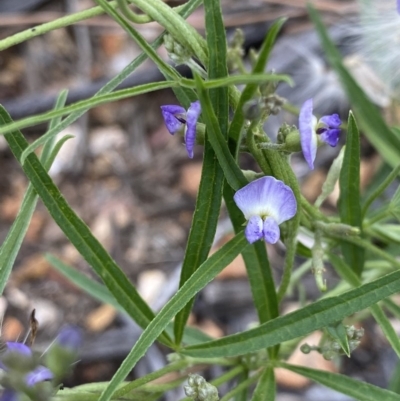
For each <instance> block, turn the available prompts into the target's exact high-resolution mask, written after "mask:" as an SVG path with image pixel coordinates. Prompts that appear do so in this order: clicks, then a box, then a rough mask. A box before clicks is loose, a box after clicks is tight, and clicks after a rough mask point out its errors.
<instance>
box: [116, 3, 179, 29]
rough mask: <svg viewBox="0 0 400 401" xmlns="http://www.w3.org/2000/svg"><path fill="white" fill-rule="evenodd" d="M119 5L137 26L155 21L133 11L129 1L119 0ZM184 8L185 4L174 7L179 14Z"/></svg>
mask: <svg viewBox="0 0 400 401" xmlns="http://www.w3.org/2000/svg"><path fill="white" fill-rule="evenodd" d="M117 3H118V7H119V8H120V9H121V11H122V13H123V14H124V15H125V17H126V18H128V19H129V20H130V21H132V22H133V23H135V24H147V23H148V22H152V21H154V20H153V19H152V18H151V17H149V16H148V15H147V14H137V13H135V12H134V11H132V10H131V9H130V8H129V6H128V3H127V0H117ZM184 6H185V5H184V4H181V5H180V6H177V7H174V11H175V12H179V11H181V10H182V8H183V7H184Z"/></svg>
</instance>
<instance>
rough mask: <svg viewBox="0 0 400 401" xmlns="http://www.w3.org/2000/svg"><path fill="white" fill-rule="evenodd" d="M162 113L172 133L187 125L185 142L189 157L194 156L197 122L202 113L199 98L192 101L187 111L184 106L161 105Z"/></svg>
mask: <svg viewBox="0 0 400 401" xmlns="http://www.w3.org/2000/svg"><path fill="white" fill-rule="evenodd" d="M161 113H162V115H163V118H164V122H165V125H166V126H167V129H168V131H169V133H170V134H172V135H173V134H175V132H177V131H179V130H180V129H181V128H182V127H183V126H184V125H185V128H186V129H185V144H186V150H187V152H188V155H189V157H190V158H191V159H192V158H193V148H194V144H195V142H196V123H197V120H198V118H199V116H200V113H201V105H200V102H199V101H198V100H197V101H196V102H193V103H190V107H189V108H188V110H187V111H186V110H185V109H184V108H183V107H182V106H177V105H173V104H170V105H165V106H161Z"/></svg>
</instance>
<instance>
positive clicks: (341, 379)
mask: <svg viewBox="0 0 400 401" xmlns="http://www.w3.org/2000/svg"><path fill="white" fill-rule="evenodd" d="M277 365H279V366H281V367H283V368H285V369H288V370H291V371H292V372H295V373H298V374H300V375H302V376H305V377H308V378H309V379H311V380H314V381H316V382H317V383H320V384H323V385H324V386H327V387H330V388H331V389H333V390H336V391H339V392H341V393H343V394H347V395H348V396H350V397H353V398H355V399H356V400H360V401H376V400H385V401H399V400H400V397H399V395H398V394H396V393H393V392H391V391H389V390H385V389H383V388H380V387H377V386H373V385H372V384H369V383H365V382H362V381H360V380H355V379H351V378H350V377H347V376H344V375H340V374H338V373H330V372H325V371H322V370H316V369H310V368H305V367H303V366H295V365H289V364H287V363H283V362H282V363H279V364H277Z"/></svg>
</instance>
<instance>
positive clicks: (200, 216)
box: [174, 142, 224, 344]
mask: <svg viewBox="0 0 400 401" xmlns="http://www.w3.org/2000/svg"><path fill="white" fill-rule="evenodd" d="M223 181H224V175H223V171H222V169H221V167H220V165H219V163H218V160H217V158H216V157H215V153H214V151H213V149H212V147H211V145H210V143H208V142H206V143H205V146H204V159H203V169H202V174H201V181H200V187H199V192H198V195H197V200H196V208H195V212H194V214H193V219H192V226H191V228H190V233H189V238H188V243H187V246H186V252H185V257H184V260H183V264H182V271H181V277H180V283H179V287H181V286H182V285H183V284H184V283H185V282H186V281H187V280H188V279H189V277H190V276H191V275H192V274H193V273H194V272H195V271H196V269H197V268H198V267H199V266H200V265H201V264H202V263H203V262H204V261H205V260H206V259H207V256H208V254H209V252H210V248H211V245H212V242H213V239H214V235H215V230H216V228H217V223H218V216H219V212H220V209H221V200H222V185H223ZM191 307H192V302H188V304H187V305H186V306H185V307H184V308H183V309H182V311H181V312H179V313H178V315H177V316H176V317H175V323H174V333H175V342H176V344H180V342H181V340H182V334H183V331H184V328H185V324H186V321H187V318H188V317H189V314H190V310H191Z"/></svg>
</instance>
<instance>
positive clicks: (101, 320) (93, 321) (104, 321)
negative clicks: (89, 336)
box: [86, 304, 117, 332]
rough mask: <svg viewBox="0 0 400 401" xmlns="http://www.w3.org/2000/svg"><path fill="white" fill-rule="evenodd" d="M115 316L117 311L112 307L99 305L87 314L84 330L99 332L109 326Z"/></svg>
mask: <svg viewBox="0 0 400 401" xmlns="http://www.w3.org/2000/svg"><path fill="white" fill-rule="evenodd" d="M116 316H117V310H116V309H115V308H114V307H113V306H111V305H108V304H104V305H101V306H99V307H98V308H97V309H95V310H94V311H92V312H91V313H89V315H88V317H87V319H86V328H87V329H88V330H89V331H92V332H101V331H103V330H105V329H106V328H107V327H108V326H110V324H111V323H112V322H113V321H114V319H115V317H116Z"/></svg>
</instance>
